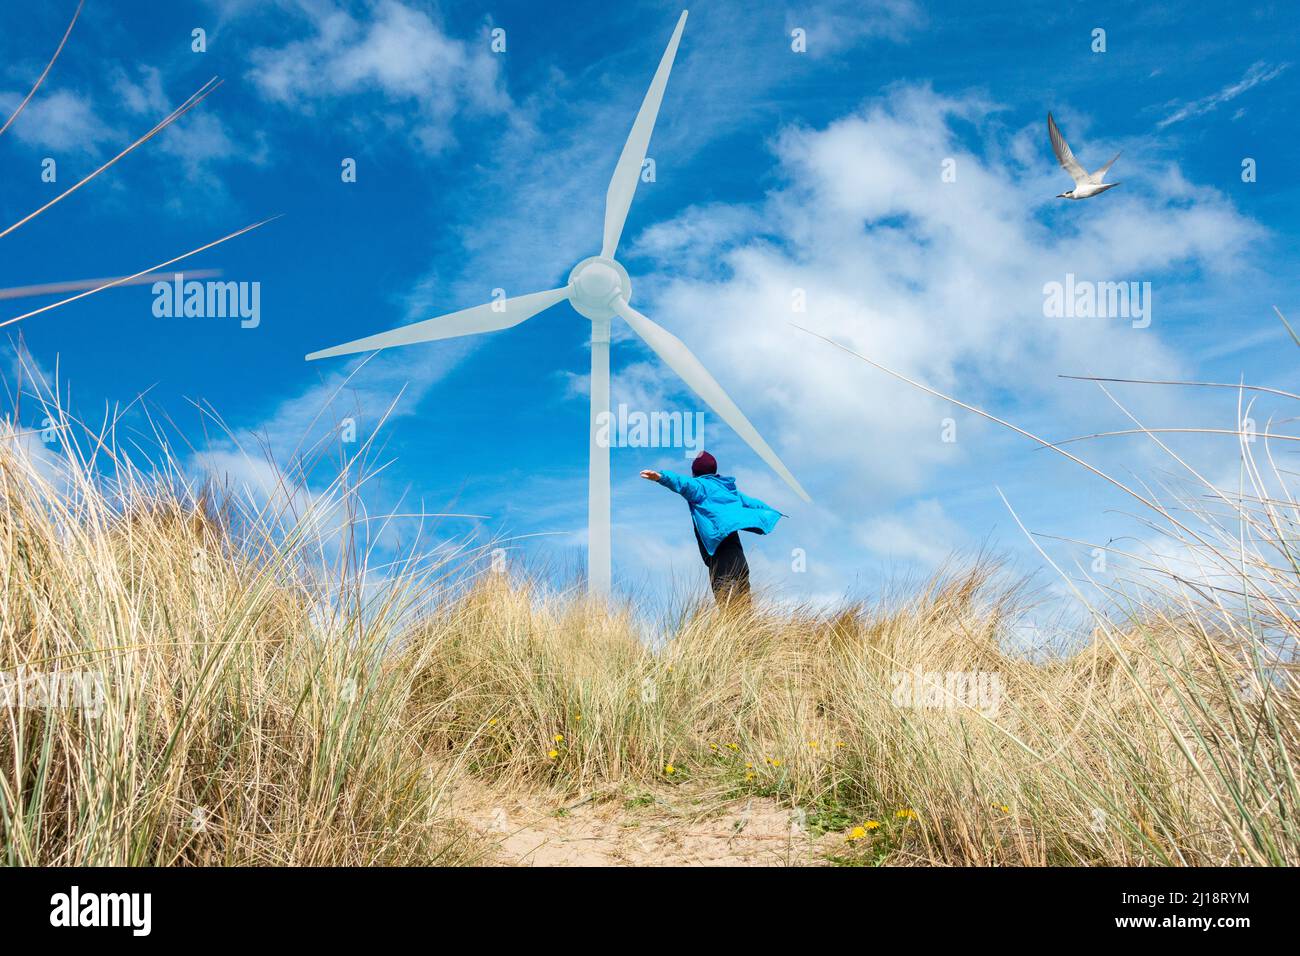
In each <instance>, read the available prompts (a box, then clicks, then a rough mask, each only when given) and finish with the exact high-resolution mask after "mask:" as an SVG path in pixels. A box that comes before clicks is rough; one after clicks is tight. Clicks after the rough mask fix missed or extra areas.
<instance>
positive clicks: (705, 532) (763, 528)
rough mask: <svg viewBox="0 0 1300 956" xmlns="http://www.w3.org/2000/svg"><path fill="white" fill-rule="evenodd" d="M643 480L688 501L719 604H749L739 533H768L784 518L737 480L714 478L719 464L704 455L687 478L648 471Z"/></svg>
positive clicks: (710, 582)
mask: <svg viewBox="0 0 1300 956" xmlns="http://www.w3.org/2000/svg"><path fill="white" fill-rule="evenodd" d="M641 477H642V478H645V479H646V480H647V481H653V482H656V483H658V484H661V485H663V486H664V487H665V488H667V489H668V490H669V491H675V492H676V493H677V494H679V495H681V496H682V497H683V498H685V499H686V504H687V506H688V507H689V508H690V511H691V523H692V524H693V526H694V530H695V542H696V544H698V545H699V548H700V557H701V558H702V559H703V561H704V564H705V566H706V567H707V568H708V569H709V585H710V586H711V587H712V588H713V597H714V600H716V601H717V602H718V604H719V605H723V604H727V603H730V602H733V601H740V602H742V603H748V601H749V562H748V561H746V560H745V549H744V547H743V546H742V545H741V543H740V532H742V531H752V532H753V533H755V534H768V533H769V532H770V531H771V530H772V529H773V528H775V527H776V523H777V522H778V521H780V520H781V518H782V517H783V515H782V514H781V512H779V511H777V510H776V509H775V508H773V507H771V506H769V505H767V504H764V503H763V502H762V501H759V500H758V499H757V498H751V497H749V496H748V495H745V494H742V493H741V491H740V490H739V489H738V488H737V487H736V479H735V478H731V477H729V476H727V475H719V474H718V461H717V459H716V458H714V457H713V456H712V455H710V454H709V453H708V452H707V451H702V452H700V453H699V454H698V455H697V456H696V457H695V459H694V460H693V461H692V462H691V476H690V477H689V478H688V477H686V476H685V475H678V474H675V473H674V472H671V471H662V472H660V471H652V470H650V469H646V470H644V471H642V472H641Z"/></svg>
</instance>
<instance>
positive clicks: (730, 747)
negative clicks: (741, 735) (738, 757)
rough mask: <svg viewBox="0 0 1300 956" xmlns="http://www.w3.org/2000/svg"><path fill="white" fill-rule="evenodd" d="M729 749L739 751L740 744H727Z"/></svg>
mask: <svg viewBox="0 0 1300 956" xmlns="http://www.w3.org/2000/svg"><path fill="white" fill-rule="evenodd" d="M727 749H728V750H739V749H740V744H727Z"/></svg>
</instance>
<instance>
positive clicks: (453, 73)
mask: <svg viewBox="0 0 1300 956" xmlns="http://www.w3.org/2000/svg"><path fill="white" fill-rule="evenodd" d="M302 12H304V13H305V14H307V15H308V17H309V18H310V19H311V21H312V29H313V31H314V34H313V35H312V36H310V37H308V38H307V39H302V40H295V41H293V42H290V43H288V44H286V45H284V46H282V47H276V48H261V49H257V50H254V51H252V53H251V54H250V57H249V58H250V60H251V61H252V63H253V64H254V65H253V68H252V70H251V71H250V72H249V76H250V78H251V79H252V81H253V82H254V83H255V84H256V86H257V87H258V89H259V90H260V91H261V92H262V94H263V95H264V96H265V97H266V98H267V99H269V100H271V101H273V102H277V103H280V104H283V105H286V106H293V107H297V108H300V109H301V108H305V107H308V106H311V105H313V104H317V105H318V104H320V103H321V102H322V101H324V100H326V99H328V98H334V97H340V96H350V95H354V94H360V93H380V94H383V95H384V96H385V97H386V98H387V99H388V101H389V102H390V104H391V105H392V108H391V109H390V111H389V112H387V113H381V114H379V115H378V116H377V117H376V118H377V119H378V121H379V123H380V124H381V125H383V126H386V127H389V128H401V129H409V131H410V134H411V136H412V138H413V139H414V140H415V141H416V142H417V143H418V144H419V145H420V146H421V147H422V148H424V149H425V150H427V151H429V152H434V153H436V152H438V151H440V150H442V149H444V148H445V147H447V146H448V145H449V144H450V143H451V141H452V134H451V131H450V129H449V127H448V120H450V119H451V118H452V117H454V116H456V115H459V114H478V115H496V114H504V113H507V112H508V111H509V109H510V106H511V104H510V98H509V96H508V95H507V94H506V92H505V90H504V86H503V83H502V79H501V75H500V69H499V66H498V62H499V60H498V58H497V57H496V56H494V55H493V54H492V53H491V52H490V50H489V49H488V46H487V44H486V43H483V44H481V45H479V46H477V47H476V46H473V45H471V44H469V43H467V42H464V41H461V40H457V39H454V38H452V37H450V36H448V35H447V34H446V33H444V32H443V30H442V29H441V28H440V27H439V26H438V25H437V24H435V23H434V22H433V20H431V19H430V17H429V15H428V14H426V13H424V12H422V11H419V10H415V9H412V8H410V7H407V6H405V5H403V4H401V3H397V2H395V0H383V2H381V3H379V4H377V5H376V6H375V7H374V10H373V17H372V18H370V19H368V20H367V21H365V22H361V21H359V20H358V19H356V18H354V17H353V16H352V15H351V14H349V13H348V12H346V11H344V10H342V9H337V8H333V7H322V6H321V5H318V4H304V5H303V10H302ZM404 107H413V108H414V110H415V114H416V115H415V121H414V123H413V124H412V123H411V122H410V120H409V119H408V117H407V115H406V113H405V111H404Z"/></svg>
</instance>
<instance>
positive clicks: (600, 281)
mask: <svg viewBox="0 0 1300 956" xmlns="http://www.w3.org/2000/svg"><path fill="white" fill-rule="evenodd" d="M686 13H687V11H685V10H683V11H682V15H681V18H680V19H678V21H677V28H676V29H675V30H673V36H672V39H671V40H669V41H668V49H666V50H665V51H664V55H663V59H662V60H660V61H659V69H657V70H656V71H655V75H654V79H653V80H651V81H650V89H649V90H648V91H647V92H646V95H645V100H643V101H642V103H641V109H640V111H638V113H637V114H636V122H634V123H633V124H632V131H631V132H630V133H629V134H628V137H627V142H626V143H625V144H624V145H623V153H622V155H620V156H619V158H618V165H617V166H616V167H615V168H614V176H613V178H612V179H611V180H610V182H609V191H608V192H606V194H605V236H604V241H603V243H602V244H601V249H600V255H598V256H591V257H590V258H588V259H583V260H582V261H581V262H579V263H578V264H577V265H576V266H574V267H573V271H572V272H570V273H569V281H568V284H567V285H566V286H565V287H564V288H562V289H551V290H550V291H549V292H534V293H532V294H531V295H522V296H519V297H517V298H513V299H505V300H498V301H496V302H491V303H487V304H484V305H476V306H474V307H473V308H470V309H462V310H461V311H459V312H452V313H450V314H449V315H442V316H438V317H437V318H434V319H427V320H426V321H424V322H416V323H415V324H413V325H408V326H405V327H403V328H400V329H393V330H392V331H391V332H381V333H379V334H378V335H371V336H367V337H366V338H363V339H357V340H356V341H353V342H347V343H345V344H343V345H336V346H335V347H334V348H330V349H323V350H321V351H319V352H312V353H311V354H310V355H308V356H307V359H308V361H311V360H313V359H321V358H330V357H332V356H335V355H348V354H351V353H353V352H368V351H371V350H374V349H384V348H390V347H391V346H394V345H411V344H413V343H415V342H432V341H435V340H437V339H449V338H453V337H455V336H460V335H475V334H477V333H479V332H495V331H497V330H499V329H508V328H510V327H511V326H515V325H518V324H519V323H521V322H523V321H524V320H525V319H528V318H531V317H532V316H534V315H536V314H537V313H539V312H541V311H543V310H544V309H548V308H550V307H551V306H553V305H555V304H556V303H558V302H562V301H564V300H565V299H568V300H569V304H570V305H572V306H573V308H574V309H575V310H576V311H577V312H578V313H579V314H580V315H582V316H585V317H586V318H588V319H590V320H591V420H590V430H591V457H590V471H589V488H588V505H587V537H588V540H587V589H588V592H589V593H590V594H592V595H595V596H605V595H608V594H609V591H610V544H609V510H610V496H609V445H608V443H605V444H602V443H601V442H599V441H598V440H597V437H596V436H597V431H598V427H599V425H600V423H601V421H602V420H604V419H605V416H607V415H608V413H609V332H610V322H611V320H612V319H613V317H614V316H615V315H618V316H621V317H622V319H623V321H625V322H626V323H627V324H628V325H630V326H631V327H632V331H634V332H636V334H637V335H639V336H640V337H641V338H642V340H643V341H644V342H645V343H646V345H648V346H650V348H651V350H652V351H653V352H654V353H655V354H656V355H658V356H659V358H660V359H662V360H663V362H664V364H666V365H667V366H668V367H669V368H671V369H672V370H673V371H674V372H676V373H677V374H678V375H679V376H680V377H681V379H682V381H684V382H685V383H686V384H687V385H689V386H690V387H691V389H692V390H693V391H694V392H695V393H696V394H697V395H698V396H699V397H700V398H701V399H703V400H704V401H705V402H706V403H707V404H708V405H709V407H710V408H712V409H713V410H714V411H715V412H716V413H717V414H718V415H719V417H721V418H722V420H723V421H725V422H726V423H727V424H728V425H730V426H731V427H732V428H733V429H734V430H735V432H736V434H738V435H739V436H740V437H741V438H743V439H744V440H745V442H746V443H747V444H748V445H749V446H750V447H751V448H753V449H754V451H756V452H757V453H758V456H759V457H760V458H762V459H763V460H764V461H765V462H767V463H768V465H770V466H771V467H772V469H773V470H774V471H775V472H776V473H777V474H778V475H780V476H781V478H782V479H784V480H785V483H786V484H788V485H789V486H790V487H791V488H793V489H794V490H795V492H796V493H798V495H799V497H800V498H802V499H803V500H804V501H809V500H810V499H809V497H808V495H807V493H806V492H805V491H804V490H803V488H802V487H800V485H799V482H798V481H796V480H795V477H794V475H792V474H790V470H789V469H788V468H786V467H785V465H784V464H782V462H781V459H780V458H778V457H777V456H776V453H775V452H774V451H772V449H771V448H770V447H768V444H767V442H765V441H764V440H763V438H762V436H760V435H759V434H758V431H757V429H755V428H754V426H753V425H751V424H750V422H749V419H747V418H746V417H745V416H744V414H743V413H742V412H741V410H740V409H739V408H737V407H736V403H735V402H733V401H732V400H731V398H730V397H729V396H728V395H727V393H726V392H725V391H723V390H722V386H721V385H719V384H718V383H717V381H715V380H714V378H713V376H712V375H710V374H709V372H708V370H707V369H705V367H704V366H703V365H701V364H700V360H699V359H697V358H696V357H695V356H694V355H692V354H691V351H690V349H688V348H687V347H686V346H685V345H684V344H683V343H682V341H681V339H679V338H677V336H675V335H673V334H672V333H671V332H669V331H668V330H667V329H664V328H662V327H660V326H659V325H656V324H655V323H654V322H652V321H650V319H648V318H646V317H645V316H644V315H642V314H641V313H640V312H638V311H637V310H636V309H634V308H632V306H631V305H630V304H629V303H630V302H631V300H632V282H631V280H630V279H629V278H628V275H627V270H626V269H624V268H623V266H622V265H621V264H619V263H618V262H617V261H616V260H615V259H614V252H615V250H617V248H618V240H619V237H620V236H621V235H622V233H623V223H624V222H625V221H626V220H627V211H628V208H629V207H630V206H631V205H632V197H633V196H634V195H635V194H636V186H637V182H638V181H639V180H640V178H641V168H642V165H643V164H644V162H645V154H646V149H647V147H648V146H649V145H650V134H651V133H653V132H654V125H655V119H656V117H658V115H659V104H660V103H661V102H663V98H664V88H665V87H666V86H667V85H668V74H669V73H670V72H671V71H672V68H673V59H674V58H675V57H676V55H677V44H678V43H679V42H680V41H681V38H682V30H683V29H684V28H685V27H686Z"/></svg>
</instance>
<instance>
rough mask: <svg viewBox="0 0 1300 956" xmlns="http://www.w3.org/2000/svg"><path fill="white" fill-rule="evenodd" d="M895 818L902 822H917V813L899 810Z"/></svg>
mask: <svg viewBox="0 0 1300 956" xmlns="http://www.w3.org/2000/svg"><path fill="white" fill-rule="evenodd" d="M894 816H896V817H898V819H900V820H915V819H916V811H915V810H899V811H898V812H897V813H895V814H894Z"/></svg>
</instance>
